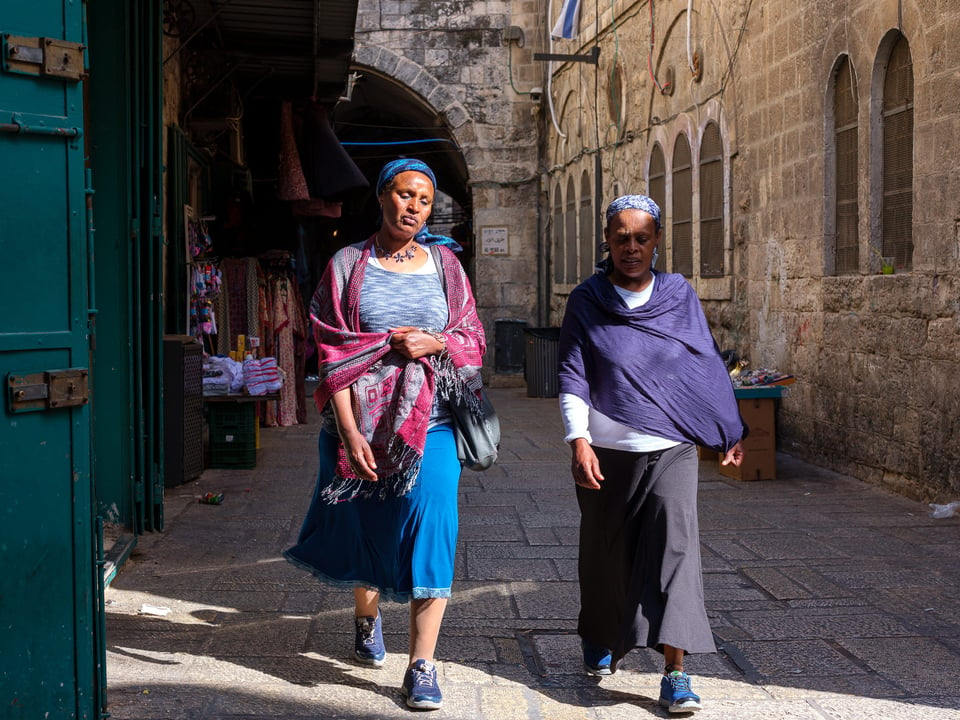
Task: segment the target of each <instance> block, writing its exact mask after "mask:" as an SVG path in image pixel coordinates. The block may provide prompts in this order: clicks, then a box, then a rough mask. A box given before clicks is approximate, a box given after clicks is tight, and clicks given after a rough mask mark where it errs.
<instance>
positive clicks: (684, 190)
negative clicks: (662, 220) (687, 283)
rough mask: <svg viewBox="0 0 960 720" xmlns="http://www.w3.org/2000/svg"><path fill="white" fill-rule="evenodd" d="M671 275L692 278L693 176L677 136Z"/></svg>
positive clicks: (687, 150)
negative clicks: (677, 274)
mask: <svg viewBox="0 0 960 720" xmlns="http://www.w3.org/2000/svg"><path fill="white" fill-rule="evenodd" d="M671 217H672V218H673V222H672V223H671V226H670V236H671V239H672V240H673V272H676V273H680V274H682V275H684V276H685V277H692V276H693V174H692V172H691V166H690V143H689V142H687V136H686V135H684V134H683V133H681V134H680V135H678V136H677V142H676V144H675V145H674V146H673V212H672V213H671Z"/></svg>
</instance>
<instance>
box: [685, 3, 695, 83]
mask: <svg viewBox="0 0 960 720" xmlns="http://www.w3.org/2000/svg"><path fill="white" fill-rule="evenodd" d="M692 15H693V0H687V66H688V67H689V68H690V74H691V75H694V76H695V75H696V74H697V68H696V67H695V66H694V64H693V40H692V39H691V34H692V33H691V30H690V27H691V24H692V23H691V21H690V17H691V16H692Z"/></svg>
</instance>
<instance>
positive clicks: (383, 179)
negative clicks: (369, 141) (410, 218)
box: [377, 158, 463, 252]
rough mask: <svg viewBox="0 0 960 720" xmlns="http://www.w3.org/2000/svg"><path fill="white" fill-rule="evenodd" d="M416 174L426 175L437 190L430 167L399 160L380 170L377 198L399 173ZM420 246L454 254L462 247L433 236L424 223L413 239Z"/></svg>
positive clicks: (448, 239)
mask: <svg viewBox="0 0 960 720" xmlns="http://www.w3.org/2000/svg"><path fill="white" fill-rule="evenodd" d="M411 171H412V172H418V173H421V174H422V175H426V176H427V177H428V178H430V182H431V183H433V189H434V190H436V189H437V177H436V175H434V174H433V170H431V169H430V166H429V165H427V164H426V163H425V162H423V160H417V159H416V158H400V159H399V160H392V161H390V162H388V163H387V164H386V165H384V166H383V169H382V170H380V177H378V178H377V197H380V194H381V193H382V192H383V189H384V188H385V187H386V186H387V183H389V182H390V181H391V180H393V179H394V178H395V177H396V176H397V175H399V174H400V173H405V172H411ZM414 240H416V241H417V242H418V243H420V244H421V245H446V246H447V247H448V248H450V249H451V250H453V251H454V252H462V251H463V247H462V246H461V245H460V243H458V242H457V241H456V240H454V239H453V238H452V237H447V236H446V235H434V234H433V233H431V232H430V230H429V229H428V228H427V225H426V223H424V225H423V227H422V228H420V231H419V232H418V233H417V234H416V236H415V237H414Z"/></svg>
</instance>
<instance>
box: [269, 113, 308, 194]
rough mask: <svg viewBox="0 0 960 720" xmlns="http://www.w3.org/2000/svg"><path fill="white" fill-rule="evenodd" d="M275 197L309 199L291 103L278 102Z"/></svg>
mask: <svg viewBox="0 0 960 720" xmlns="http://www.w3.org/2000/svg"><path fill="white" fill-rule="evenodd" d="M277 198H278V199H280V200H309V199H310V191H309V190H308V189H307V180H306V178H305V177H304V176H303V167H302V166H301V164H300V151H299V150H298V149H297V139H296V136H295V134H294V131H293V105H292V103H290V102H289V101H284V102H282V103H281V104H280V166H279V168H278V170H277Z"/></svg>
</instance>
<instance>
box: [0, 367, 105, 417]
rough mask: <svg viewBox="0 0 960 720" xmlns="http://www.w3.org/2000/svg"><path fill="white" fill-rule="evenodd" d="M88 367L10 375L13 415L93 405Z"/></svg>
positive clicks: (10, 401) (9, 392)
mask: <svg viewBox="0 0 960 720" xmlns="http://www.w3.org/2000/svg"><path fill="white" fill-rule="evenodd" d="M89 374H90V371H89V370H87V368H69V369H67V370H45V371H43V372H37V373H30V374H25V375H15V374H13V373H11V374H10V375H7V399H8V401H9V403H10V412H14V413H17V412H35V411H38V410H54V409H58V408H64V407H76V406H78V405H86V404H87V403H88V402H90V390H89V383H88V377H89Z"/></svg>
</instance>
